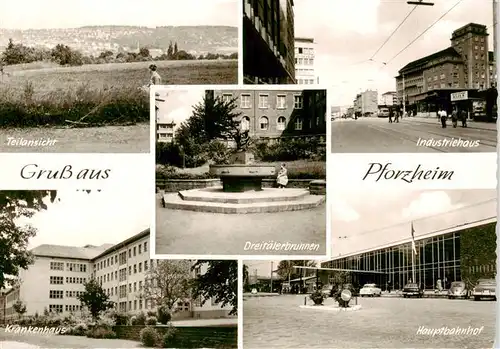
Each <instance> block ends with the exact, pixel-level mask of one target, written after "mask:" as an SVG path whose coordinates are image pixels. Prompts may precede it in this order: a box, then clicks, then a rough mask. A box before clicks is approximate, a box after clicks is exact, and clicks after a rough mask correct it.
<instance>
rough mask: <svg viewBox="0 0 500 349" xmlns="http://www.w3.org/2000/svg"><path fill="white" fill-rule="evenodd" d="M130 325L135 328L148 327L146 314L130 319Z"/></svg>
mask: <svg viewBox="0 0 500 349" xmlns="http://www.w3.org/2000/svg"><path fill="white" fill-rule="evenodd" d="M130 323H131V324H132V325H134V326H142V325H146V314H144V313H142V312H141V313H139V314H137V315H134V316H132V318H131V319H130Z"/></svg>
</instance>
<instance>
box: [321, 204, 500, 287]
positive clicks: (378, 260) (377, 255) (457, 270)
mask: <svg viewBox="0 0 500 349" xmlns="http://www.w3.org/2000/svg"><path fill="white" fill-rule="evenodd" d="M496 203H497V200H489V201H486V202H483V203H480V204H478V205H477V210H476V211H474V212H472V211H471V210H470V209H467V208H464V211H463V213H464V216H463V217H460V218H459V219H458V220H455V221H456V222H455V224H453V225H451V224H450V221H451V220H452V219H451V217H441V218H439V217H437V216H433V217H430V218H429V219H427V220H421V221H416V222H415V225H414V235H415V250H416V255H413V254H414V252H413V248H412V238H411V229H412V227H410V222H408V225H407V226H403V225H402V226H401V230H400V231H398V232H396V234H397V235H392V236H391V237H390V238H389V239H388V238H387V235H389V232H388V231H386V230H383V229H381V230H377V231H373V233H374V234H375V233H376V234H378V237H367V236H365V237H363V239H364V240H373V241H377V242H378V243H377V246H376V247H375V248H367V249H364V250H357V251H354V252H352V253H344V254H341V255H338V256H336V257H334V258H333V259H331V260H328V261H325V262H323V263H321V266H322V267H323V268H339V269H346V270H352V271H353V272H351V273H349V274H350V275H349V277H350V280H349V281H350V282H351V283H353V284H357V285H359V286H362V285H364V284H366V283H375V284H378V285H380V286H381V287H382V289H386V287H387V285H389V284H390V285H391V286H392V287H393V288H394V289H402V288H403V287H404V285H405V284H406V283H408V282H410V281H414V282H417V283H419V284H421V286H422V287H423V288H425V289H430V290H432V289H435V286H436V284H437V281H438V280H441V282H442V283H444V285H443V286H444V287H445V288H447V287H449V284H450V283H451V282H453V281H464V282H466V283H468V284H469V287H472V286H473V285H474V284H475V282H476V281H477V280H478V279H480V278H495V276H496V222H497V219H496ZM466 210H469V212H466ZM431 220H435V221H437V220H440V222H441V224H439V228H435V229H434V228H433V229H426V227H430V226H431V225H429V223H430V221H431ZM434 227H435V226H434ZM387 240H392V242H389V243H385V242H386V241H387ZM333 251H334V252H333V253H334V254H335V249H334V250H333ZM413 258H414V259H413ZM413 262H414V263H413ZM413 269H414V270H415V277H416V280H412V278H413ZM328 277H331V275H330V276H328V275H324V280H323V282H328V280H327V278H328Z"/></svg>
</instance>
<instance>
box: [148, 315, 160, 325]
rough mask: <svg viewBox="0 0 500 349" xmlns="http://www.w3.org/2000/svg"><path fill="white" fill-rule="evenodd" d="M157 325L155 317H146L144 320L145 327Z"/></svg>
mask: <svg viewBox="0 0 500 349" xmlns="http://www.w3.org/2000/svg"><path fill="white" fill-rule="evenodd" d="M157 323H158V320H157V319H156V316H148V317H147V318H146V325H153V326H154V325H156V324H157Z"/></svg>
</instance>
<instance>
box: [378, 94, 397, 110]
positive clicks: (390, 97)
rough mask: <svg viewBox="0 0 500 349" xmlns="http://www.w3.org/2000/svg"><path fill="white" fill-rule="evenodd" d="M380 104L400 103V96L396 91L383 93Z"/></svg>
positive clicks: (387, 105) (388, 105)
mask: <svg viewBox="0 0 500 349" xmlns="http://www.w3.org/2000/svg"><path fill="white" fill-rule="evenodd" d="M379 104H380V105H383V106H386V107H391V106H394V105H397V104H398V96H397V92H396V91H389V92H385V93H382V95H381V97H380V101H379Z"/></svg>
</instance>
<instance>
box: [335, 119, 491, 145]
mask: <svg viewBox="0 0 500 349" xmlns="http://www.w3.org/2000/svg"><path fill="white" fill-rule="evenodd" d="M448 123H449V124H450V122H449V121H448ZM331 130H332V131H331V132H332V133H331V135H332V143H331V152H332V153H392V152H398V153H433V152H442V153H444V152H450V153H453V152H458V151H459V152H464V153H476V152H495V151H496V146H497V125H496V123H485V122H474V121H469V122H468V124H467V128H460V127H458V128H452V127H451V126H450V125H449V127H447V128H442V127H441V122H440V120H438V119H437V118H424V117H407V118H401V119H400V120H399V122H398V123H392V124H390V123H388V120H387V118H377V117H366V118H358V119H357V120H355V119H354V118H346V119H339V120H335V121H334V122H332V123H331Z"/></svg>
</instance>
